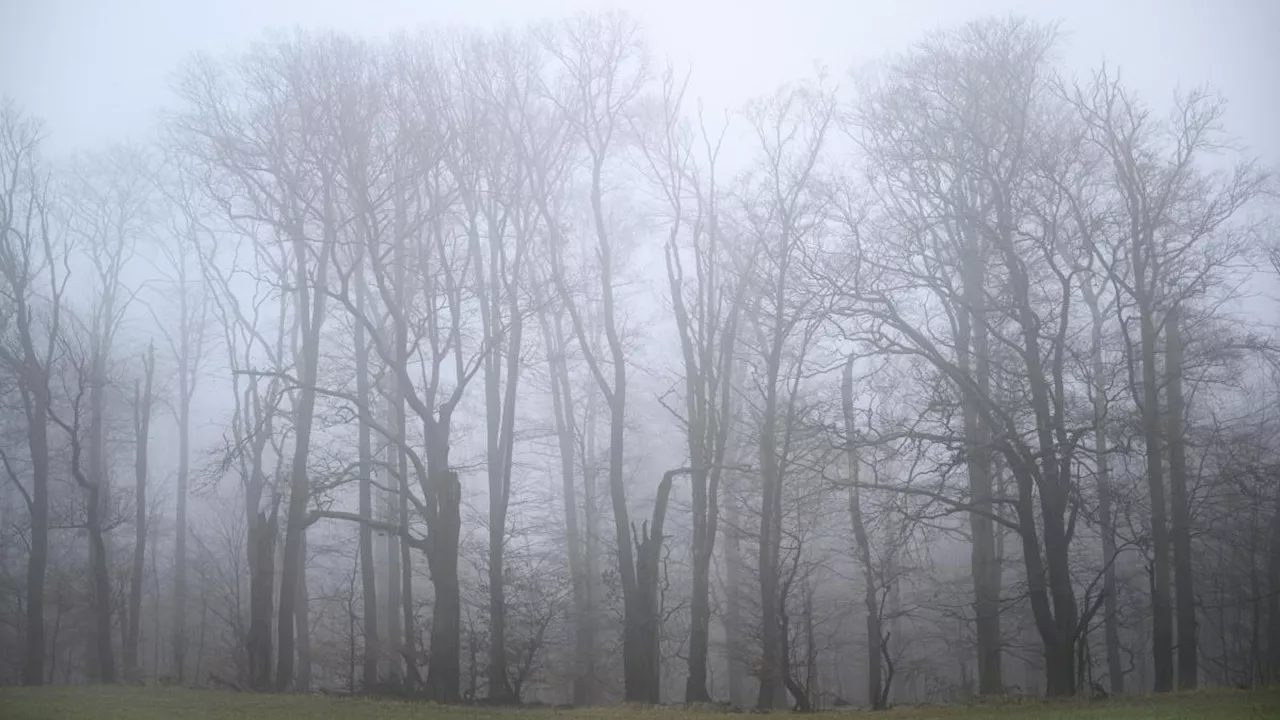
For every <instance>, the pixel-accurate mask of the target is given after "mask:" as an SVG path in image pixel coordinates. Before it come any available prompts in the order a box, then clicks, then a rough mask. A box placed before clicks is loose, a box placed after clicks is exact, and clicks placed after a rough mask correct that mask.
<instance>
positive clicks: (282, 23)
mask: <svg viewBox="0 0 1280 720" xmlns="http://www.w3.org/2000/svg"><path fill="white" fill-rule="evenodd" d="M605 7H625V8H627V9H628V10H630V12H631V13H632V14H633V15H635V16H636V17H638V18H639V19H640V21H641V22H642V24H643V25H644V27H645V34H646V36H647V38H648V39H649V42H650V43H651V45H652V46H653V49H654V50H655V51H656V54H657V55H659V56H660V57H661V56H668V57H670V58H671V59H672V60H674V61H675V62H676V63H678V64H683V63H686V62H691V63H692V64H693V68H694V86H693V91H694V93H695V94H697V95H698V96H701V97H703V98H704V99H705V100H706V101H707V103H708V106H709V107H710V108H716V107H724V106H730V107H737V106H738V105H739V104H740V103H741V102H743V101H745V100H746V99H748V98H750V97H752V96H754V95H758V94H762V93H765V92H769V91H770V90H772V89H774V88H775V87H776V86H777V85H778V84H780V83H782V82H784V81H787V80H797V79H801V78H807V77H812V75H813V68H814V67H815V64H816V63H822V64H824V65H826V66H827V67H828V68H829V69H830V70H831V72H832V74H833V75H834V76H835V77H837V78H839V77H842V76H843V73H844V71H845V70H847V69H848V68H850V67H851V66H853V65H855V64H858V63H863V62H866V61H868V60H874V59H876V58H879V57H883V56H884V54H885V53H887V52H893V51H897V50H902V49H905V48H906V47H908V46H909V45H910V43H911V42H912V41H914V40H916V39H918V38H919V37H921V36H922V34H924V33H925V32H927V31H929V30H931V29H934V28H937V27H939V26H945V25H951V24H955V23H958V22H962V21H964V20H966V19H970V18H973V17H978V16H981V15H986V14H1003V13H1008V12H1018V13H1022V14H1025V15H1028V16H1031V17H1035V18H1039V19H1057V20H1061V21H1062V24H1063V29H1064V30H1065V31H1066V33H1067V39H1066V44H1065V46H1064V51H1065V52H1064V60H1065V61H1066V62H1067V64H1068V66H1069V67H1071V68H1074V69H1077V70H1084V69H1087V68H1089V67H1091V66H1094V65H1096V64H1097V63H1099V62H1100V61H1101V60H1103V59H1104V58H1105V59H1106V60H1107V61H1108V62H1109V63H1110V64H1112V65H1118V66H1120V67H1122V68H1123V69H1124V72H1125V76H1126V77H1127V78H1128V79H1129V80H1130V81H1131V82H1132V83H1133V84H1134V85H1136V86H1137V87H1138V89H1140V90H1141V91H1142V92H1143V95H1144V97H1146V98H1147V99H1148V100H1149V101H1151V102H1153V103H1160V102H1163V101H1165V100H1166V99H1167V98H1168V97H1169V95H1170V93H1171V92H1172V90H1173V89H1174V88H1175V87H1178V86H1184V87H1185V86H1190V85H1196V84H1203V83H1207V84H1209V85H1211V86H1213V87H1214V88H1216V89H1217V90H1219V91H1220V92H1222V93H1223V94H1224V95H1226V97H1227V98H1228V100H1229V101H1230V103H1231V112H1230V115H1229V117H1228V122H1229V129H1230V130H1231V132H1232V133H1233V134H1235V135H1236V136H1237V137H1238V138H1239V139H1241V140H1242V141H1244V142H1245V143H1247V144H1248V145H1249V146H1251V147H1252V148H1253V150H1254V151H1255V153H1256V154H1257V155H1258V156H1260V157H1261V158H1262V159H1263V160H1264V161H1265V162H1266V163H1268V164H1274V165H1280V0H1165V1H1163V2H1161V1H1159V0H1068V1H1064V0H1058V1H1056V2H1054V1H1050V0H1022V1H1021V2H1019V1H1016V0H951V1H947V0H899V1H896V2H895V1H892V0H844V1H843V2H841V1H839V0H791V1H789V2H788V1H784V0H773V1H769V0H649V1H647V2H646V1H645V0H631V1H630V2H627V1H624V0H454V1H448V2H446V1H442V0H366V1H363V2H358V1H356V0H345V1H344V0H207V1H205V2H196V1H194V0H96V1H95V0H0V93H6V94H9V95H12V96H13V97H14V98H15V99H16V100H17V101H18V102H19V104H20V105H21V106H22V107H24V108H25V109H26V110H27V111H28V112H30V113H32V114H35V115H37V116H40V117H43V118H44V119H45V120H46V122H47V129H48V147H49V149H51V150H53V151H55V152H60V151H66V150H70V149H73V148H87V147H92V146H95V145H100V144H102V143H104V142H108V141H112V140H124V139H141V138H145V136H146V133H147V130H148V129H149V128H150V127H151V125H152V124H153V122H154V118H155V116H156V111H157V110H158V109H159V108H160V107H162V106H163V105H164V104H165V103H166V102H167V99H168V92H169V86H170V81H171V79H172V78H173V75H174V72H175V70H176V69H177V68H178V67H179V66H180V64H181V63H182V61H183V60H184V59H185V58H187V57H188V56H189V55H190V53H192V52H193V51H196V50H204V51H212V52H215V53H219V52H224V51H229V50H233V49H235V48H237V47H241V46H243V45H244V44H245V43H247V42H248V41H250V40H253V39H255V38H257V37H259V36H260V35H261V34H262V33H263V32H264V31H265V30H267V29H270V28H288V27H292V26H295V25H302V26H305V27H311V28H324V29H335V28H336V29H343V30H347V31H350V32H353V33H357V34H361V35H367V36H380V35H387V34H389V33H393V32H395V31H397V30H399V29H404V28H416V27H419V26H423V25H467V26H492V25H497V24H502V23H507V24H513V25H518V24H521V23H522V22H523V21H525V20H528V19H547V18H554V17H557V16H563V15H565V14H568V13H571V12H573V11H575V10H581V9H591V8H605Z"/></svg>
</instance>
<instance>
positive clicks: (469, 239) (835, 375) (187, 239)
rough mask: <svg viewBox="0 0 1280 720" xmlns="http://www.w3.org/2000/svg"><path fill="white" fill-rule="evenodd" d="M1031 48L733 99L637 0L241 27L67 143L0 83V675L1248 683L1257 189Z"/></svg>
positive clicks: (1176, 131)
mask: <svg viewBox="0 0 1280 720" xmlns="http://www.w3.org/2000/svg"><path fill="white" fill-rule="evenodd" d="M1066 42H1068V41H1067V39H1066V38H1064V36H1063V34H1062V33H1061V32H1060V31H1059V28H1058V27H1057V26H1056V25H1053V24H1044V23H1040V22H1038V21H1032V20H1028V19H1025V18H1019V17H993V18H988V19H980V20H975V21H972V22H969V23H966V24H962V25H959V26H955V27H947V28H943V29H939V30H937V31H935V32H932V33H930V34H929V35H928V36H926V37H924V38H922V39H921V40H920V41H919V42H917V43H915V44H914V45H912V46H911V47H909V48H904V49H903V51H902V52H900V53H897V54H894V55H891V56H887V57H884V58H881V59H880V60H879V61H878V62H877V63H876V64H875V66H874V67H872V68H868V69H865V70H861V71H858V72H851V73H829V72H826V71H815V72H814V74H813V76H812V77H808V78H803V79H797V80H796V81H795V82H792V83H788V84H786V85H784V86H783V87H780V88H778V89H777V90H776V91H774V92H772V93H770V94H767V95H765V96H762V97H759V98H757V99H755V100H753V101H752V102H750V103H748V104H747V105H746V106H744V107H740V108H732V109H731V110H730V111H728V112H720V111H716V110H712V109H710V108H708V107H705V106H704V104H703V103H702V102H701V101H700V99H699V98H697V97H694V96H693V95H692V93H690V92H689V91H688V88H689V80H690V77H691V76H692V74H693V73H696V72H697V68H682V67H680V66H678V65H676V64H673V63H671V62H669V61H667V60H665V59H663V58H661V57H656V56H655V54H654V53H653V52H651V50H650V49H649V47H648V46H647V43H646V39H645V33H644V32H643V30H642V28H641V27H640V25H639V24H638V23H637V22H636V21H635V20H634V19H633V18H631V17H629V16H627V15H625V14H619V13H598V14H584V15H576V16H573V17H569V18H565V19H561V20H557V21H549V22H544V23H535V24H532V25H529V26H526V27H520V28H508V29H502V30H484V31H480V30H457V29H454V30H448V31H446V30H435V29H423V30H419V31H413V32H404V33H401V34H398V35H395V36H394V37H389V38H382V39H369V38H357V37H355V36H352V35H348V34H343V33H340V32H304V31H302V30H296V31H287V32H286V31H279V32H273V33H269V34H267V35H264V36H262V37H260V38H259V39H258V40H257V41H256V42H254V43H253V44H252V45H251V46H250V47H247V48H244V49H242V50H237V51H235V52H228V53H225V54H222V55H210V54H203V55H194V56H192V57H191V58H190V60H189V62H187V63H186V64H184V65H183V66H182V67H181V68H176V69H175V74H174V96H173V97H174V99H173V103H172V105H171V106H170V107H167V108H166V109H165V110H164V112H163V116H162V118H161V119H160V120H159V122H158V124H157V130H156V132H155V133H154V136H153V137H150V138H149V140H148V141H146V142H141V143H130V144H124V143H121V144H112V145H110V146H107V147H100V148H90V149H86V150H84V151H80V152H76V153H72V154H66V155H65V156H64V155H62V154H59V155H57V156H54V155H52V154H50V153H48V152H46V150H45V149H42V143H44V142H45V141H46V137H45V131H44V128H43V126H42V124H41V121H40V119H39V118H38V117H34V116H32V115H30V114H28V113H27V112H25V111H24V109H23V108H22V107H19V106H18V104H17V103H16V102H15V101H13V100H5V101H3V104H0V465H2V468H0V469H2V470H3V474H4V477H3V478H0V685H18V684H22V685H79V684H97V683H102V684H110V683H122V684H148V685H151V684H156V685H182V686H202V687H214V688H222V689H233V690H239V691H244V692H250V691H256V692H294V693H303V692H325V693H333V694H368V695H385V696H394V697H413V698H421V699H426V700H431V701H435V702H438V703H446V704H457V703H480V702H484V703H494V704H501V705H508V704H510V705H515V704H520V703H525V704H529V703H545V704H548V705H552V704H554V705H569V704H572V705H578V706H582V705H600V704H608V703H617V702H631V703H642V704H656V703H678V702H687V703H721V704H730V705H733V706H735V707H742V708H757V709H762V710H768V709H773V708H795V709H799V710H816V709H822V708H831V707H844V706H860V707H867V708H875V709H882V708H886V707H889V706H892V705H895V704H904V703H924V702H929V703H958V702H966V701H968V700H971V699H974V698H993V697H996V696H1002V695H1010V696H1049V697H1062V696H1085V697H1103V696H1108V695H1110V696H1121V695H1126V694H1128V695H1136V694H1144V693H1148V692H1157V693H1161V692H1168V691H1172V690H1186V689H1191V688H1196V687H1197V686H1222V687H1254V686H1263V685H1269V684H1270V685H1280V332H1278V331H1277V326H1276V324H1275V319H1276V318H1277V317H1280V292H1277V289H1280V223H1278V222H1277V220H1278V219H1280V213H1278V212H1277V209H1280V208H1278V206H1277V200H1280V183H1277V178H1276V176H1275V174H1274V173H1273V172H1272V169H1271V168H1267V167H1265V166H1264V164H1263V163H1262V162H1260V161H1259V160H1258V159H1256V158H1254V157H1252V156H1251V155H1250V153H1249V151H1248V149H1247V148H1246V147H1244V146H1243V144H1242V143H1240V142H1238V141H1237V140H1236V139H1235V138H1234V137H1233V136H1232V134H1231V129H1230V128H1229V127H1227V124H1226V122H1225V116H1226V109H1227V104H1226V102H1227V101H1226V99H1224V98H1222V97H1220V96H1219V95H1218V94H1217V93H1216V92H1215V91H1214V90H1213V89H1212V88H1191V89H1181V90H1177V89H1175V88H1168V89H1167V93H1166V94H1164V95H1161V96H1158V97H1141V96H1139V95H1138V93H1137V92H1136V91H1135V90H1134V89H1133V87H1132V86H1130V85H1129V84H1128V83H1127V82H1126V79H1125V75H1124V73H1123V72H1122V69H1121V68H1116V67H1112V66H1108V65H1105V64H1103V63H1102V62H1101V61H1099V62H1098V63H1097V64H1096V66H1095V69H1094V70H1093V71H1091V72H1088V73H1084V74H1080V73H1073V72H1068V71H1067V70H1066V69H1065V68H1064V67H1063V65H1062V63H1061V61H1060V60H1059V58H1060V53H1061V50H1062V48H1063V46H1064V44H1065V43H1066ZM85 112H92V110H91V109H86V110H85Z"/></svg>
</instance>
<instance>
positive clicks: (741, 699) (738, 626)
mask: <svg viewBox="0 0 1280 720" xmlns="http://www.w3.org/2000/svg"><path fill="white" fill-rule="evenodd" d="M727 503H728V507H727V508H725V513H726V521H727V522H726V523H725V527H724V536H725V537H724V565H725V571H724V585H725V590H724V594H725V600H724V602H725V613H724V626H725V638H726V641H727V644H728V646H729V647H728V652H727V653H726V659H727V660H728V665H729V702H730V703H731V704H732V705H733V706H734V707H739V708H740V707H744V706H745V705H746V704H747V678H746V667H745V664H744V662H743V658H744V657H745V655H746V641H745V639H744V637H743V635H744V633H743V630H742V589H741V588H742V579H741V578H742V572H743V566H744V561H743V558H742V549H741V548H742V546H741V540H740V539H739V537H738V533H739V532H740V530H739V528H740V527H741V522H742V520H741V517H740V514H739V511H738V503H737V500H735V499H734V498H733V496H732V495H730V496H729V498H728V499H727Z"/></svg>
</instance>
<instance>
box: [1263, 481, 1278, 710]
mask: <svg viewBox="0 0 1280 720" xmlns="http://www.w3.org/2000/svg"><path fill="white" fill-rule="evenodd" d="M1274 507H1275V509H1274V510H1272V513H1271V547H1270V548H1269V549H1268V553H1267V555H1268V558H1267V586H1268V587H1269V588H1270V591H1271V592H1270V593H1269V594H1268V597H1267V656H1268V659H1267V665H1268V668H1267V675H1266V681H1267V683H1268V684H1270V685H1280V490H1278V491H1277V496H1276V500H1275V501H1274Z"/></svg>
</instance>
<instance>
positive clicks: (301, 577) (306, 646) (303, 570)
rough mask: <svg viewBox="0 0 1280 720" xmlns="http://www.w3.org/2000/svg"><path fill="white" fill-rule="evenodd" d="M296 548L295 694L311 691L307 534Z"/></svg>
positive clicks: (304, 533)
mask: <svg viewBox="0 0 1280 720" xmlns="http://www.w3.org/2000/svg"><path fill="white" fill-rule="evenodd" d="M300 540H301V545H300V546H299V547H298V554H299V558H298V596H297V598H296V599H295V601H294V616H293V617H294V624H295V629H296V631H297V641H296V644H297V648H298V666H297V669H296V670H295V677H294V687H293V689H294V690H295V691H297V692H303V693H305V692H310V691H311V596H310V594H309V593H308V592H307V534H306V532H303V533H302V537H301V538H300Z"/></svg>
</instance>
